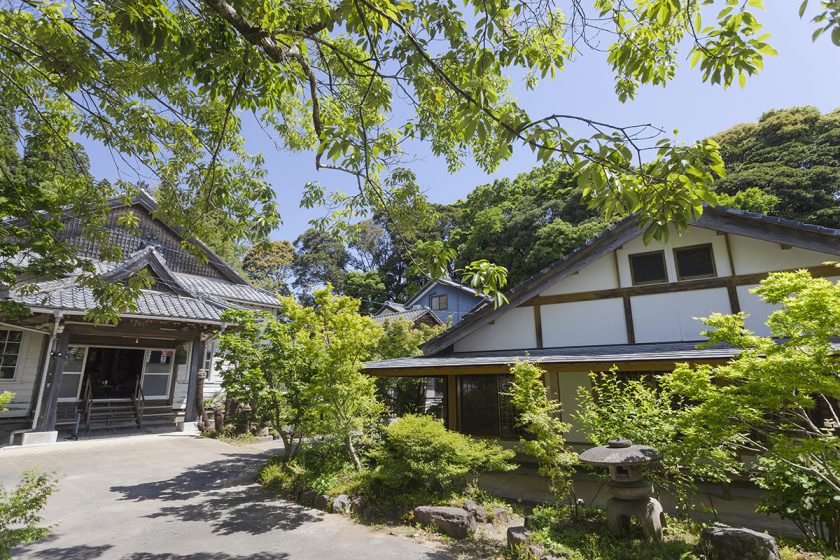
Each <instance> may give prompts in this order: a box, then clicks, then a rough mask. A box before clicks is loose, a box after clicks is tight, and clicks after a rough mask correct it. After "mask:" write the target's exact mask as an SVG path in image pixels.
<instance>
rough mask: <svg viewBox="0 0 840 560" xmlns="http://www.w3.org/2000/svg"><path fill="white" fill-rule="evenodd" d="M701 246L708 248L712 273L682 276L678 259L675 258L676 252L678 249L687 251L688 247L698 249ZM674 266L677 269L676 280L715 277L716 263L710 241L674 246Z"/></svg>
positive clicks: (716, 274) (716, 275)
mask: <svg viewBox="0 0 840 560" xmlns="http://www.w3.org/2000/svg"><path fill="white" fill-rule="evenodd" d="M703 247H708V248H709V256H710V257H711V258H712V273H711V274H700V275H696V276H683V274H682V273H681V272H680V261H679V259H678V258H677V253H678V252H679V251H687V250H690V249H700V248H703ZM673 252H674V268H675V269H676V271H677V280H700V279H702V278H717V277H718V273H717V263H715V249H714V247H713V246H712V244H711V243H700V244H698V245H686V246H685V247H674V249H673Z"/></svg>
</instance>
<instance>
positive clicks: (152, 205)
mask: <svg viewBox="0 0 840 560" xmlns="http://www.w3.org/2000/svg"><path fill="white" fill-rule="evenodd" d="M134 205H138V206H140V207H142V208H143V209H145V210H146V211H147V212H149V213H150V214H152V215H153V216H154V215H155V213H156V212H157V210H158V204H157V201H155V199H154V198H152V195H150V194H149V193H148V192H147V191H146V190H145V189H142V188H141V189H138V192H137V194H136V195H134V197H133V198H132V200H131V201H130V202H128V201H126V199H125V198H124V197H114V198H112V199H110V200H109V201H108V207H109V208H111V209H112V210H113V209H116V208H122V207H124V206H134ZM158 222H160V223H161V224H162V225H163V226H164V227H166V228H167V229H169V230H170V231H171V232H172V233H174V234H175V235H177V236H178V237H180V238H181V239H184V240H186V241H188V242H190V243H192V244H194V245H196V246H197V247H199V248H200V249H201V251H202V252H203V253H204V254H205V255H206V256H207V261H208V262H209V263H210V264H212V265H213V267H214V268H216V269H217V270H218V271H219V272H220V273H221V274H222V275H223V276H224V277H225V278H226V279H227V280H229V281H230V282H233V283H235V284H245V285H249V284H248V281H247V280H246V279H245V278H243V277H242V276H241V275H240V274H239V273H238V272H236V271H235V270H234V269H233V267H231V266H230V265H229V264H228V263H226V262H225V261H224V260H223V259H222V258H221V257H220V256H219V255H217V254H216V253H215V252H214V251H213V250H212V249H211V248H210V247H209V246H208V245H207V244H206V243H204V242H203V241H201V240H200V239H195V238H192V239H186V238H185V237H184V235H183V234H182V233H181V231H180V230H179V229H178V228H176V227H172V226H170V225H169V224H167V223H166V222H165V221H164V220H160V219H158Z"/></svg>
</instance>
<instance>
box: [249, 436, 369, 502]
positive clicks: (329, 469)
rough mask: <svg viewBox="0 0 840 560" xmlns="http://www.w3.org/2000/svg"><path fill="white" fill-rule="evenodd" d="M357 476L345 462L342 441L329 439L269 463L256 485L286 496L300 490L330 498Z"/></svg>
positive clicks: (310, 444)
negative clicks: (287, 457)
mask: <svg viewBox="0 0 840 560" xmlns="http://www.w3.org/2000/svg"><path fill="white" fill-rule="evenodd" d="M360 476H361V475H360V474H359V472H358V471H356V470H355V468H354V467H353V464H352V463H351V462H350V461H349V460H348V459H347V456H346V454H345V452H344V442H343V441H341V440H339V439H337V438H330V439H325V440H323V441H317V442H310V443H308V444H307V445H304V446H301V448H300V450H299V451H298V453H297V454H296V455H295V456H294V458H292V459H288V460H287V459H283V458H281V457H275V458H273V459H271V460H269V461H268V463H266V465H265V466H264V467H263V468H262V470H261V471H260V475H259V482H260V484H262V485H263V486H267V487H269V488H272V489H275V490H277V491H279V492H281V493H282V494H286V495H288V496H294V495H296V494H298V493H299V492H301V491H303V490H312V491H314V492H316V493H318V494H328V495H331V496H334V495H337V494H339V493H342V492H343V491H344V488H345V487H348V486H352V485H353V484H354V482H355V480H356V479H358V478H360Z"/></svg>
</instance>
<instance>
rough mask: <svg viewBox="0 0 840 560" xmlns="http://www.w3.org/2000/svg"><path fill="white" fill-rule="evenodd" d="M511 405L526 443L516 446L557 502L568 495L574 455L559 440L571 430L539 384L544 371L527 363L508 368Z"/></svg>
mask: <svg viewBox="0 0 840 560" xmlns="http://www.w3.org/2000/svg"><path fill="white" fill-rule="evenodd" d="M510 373H511V375H512V376H513V382H512V383H511V385H510V395H511V403H513V406H514V407H515V408H516V411H517V418H516V425H517V426H519V427H521V428H522V429H524V430H525V431H526V432H527V433H528V434H529V435H530V436H531V438H530V439H525V438H522V439H520V440H519V442H520V443H521V444H522V447H523V449H525V451H526V452H527V453H529V454H530V455H532V456H533V457H534V458H535V459H536V460H537V464H538V465H539V473H540V474H541V475H542V476H545V477H547V478H548V479H549V481H550V486H549V488H550V490H551V492H552V493H553V494H554V495H555V497H556V500H557V501H558V502H559V501H561V500H562V499H563V498H566V497H569V496H570V493H571V491H572V473H573V472H574V466H575V465H576V464H577V463H578V455H577V453H575V452H574V451H572V450H571V448H570V447H569V445H568V444H567V443H566V438H564V437H563V434H564V433H565V432H568V431H569V429H570V428H571V426H570V425H569V424H568V423H566V422H563V421H561V420H560V410H561V408H560V402H559V401H557V400H554V399H551V398H549V396H548V393H547V392H546V388H545V384H543V376H544V375H545V371H544V370H542V369H540V368H539V367H538V366H537V365H535V364H532V363H530V362H517V363H516V364H514V365H513V366H512V367H511V368H510Z"/></svg>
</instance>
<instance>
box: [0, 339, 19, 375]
mask: <svg viewBox="0 0 840 560" xmlns="http://www.w3.org/2000/svg"><path fill="white" fill-rule="evenodd" d="M0 332H4V333H5V335H4V336H3V337H2V338H0V359H2V358H4V357H5V356H6V345H7V344H8V343H9V338H10V337H11V335H12V333H13V332H15V333H20V340H18V341H17V342H13V343H12V344H17V347H18V349H17V354H15V366H14V368H15V369H14V371H13V372H12V376H11V377H0V383H10V382H13V381H16V380H17V378H18V373H19V372H20V361H21V356H22V355H23V338H24V332H23V331H22V330H19V329H12V328H2V329H0Z"/></svg>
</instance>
